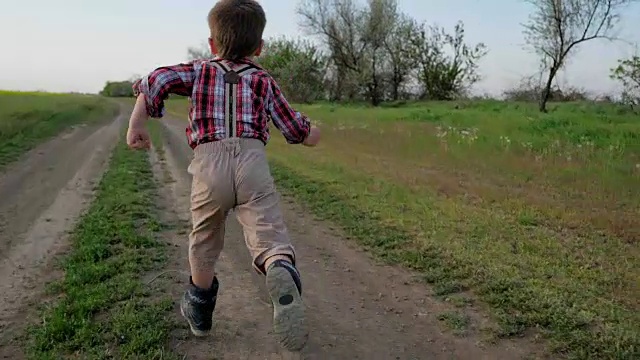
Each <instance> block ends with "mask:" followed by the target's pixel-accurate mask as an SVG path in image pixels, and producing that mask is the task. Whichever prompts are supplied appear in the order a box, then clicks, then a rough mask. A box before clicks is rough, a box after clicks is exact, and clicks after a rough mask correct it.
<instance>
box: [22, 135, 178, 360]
mask: <svg viewBox="0 0 640 360" xmlns="http://www.w3.org/2000/svg"><path fill="white" fill-rule="evenodd" d="M156 191H157V188H156V184H155V182H154V178H153V173H152V170H151V167H150V164H149V162H148V158H147V154H146V153H145V152H135V151H130V150H128V149H127V148H126V145H125V144H124V142H121V143H120V144H118V145H117V147H116V149H115V152H114V154H113V157H112V159H111V163H110V167H109V169H108V171H107V172H106V173H105V175H104V177H103V179H102V181H101V182H100V185H99V186H98V189H97V195H96V199H95V201H94V202H93V203H92V205H91V206H90V208H89V209H88V211H87V213H86V214H85V215H84V216H83V217H82V218H81V220H80V221H79V223H78V225H77V227H76V229H75V231H74V232H73V235H72V249H71V252H70V254H68V256H67V257H66V258H65V259H64V261H63V262H62V267H63V269H64V277H63V279H62V280H60V281H59V282H56V283H54V284H53V285H52V286H51V287H50V289H51V291H52V292H53V294H54V295H56V298H55V299H54V300H53V301H52V302H51V303H48V304H45V306H44V307H43V309H42V314H41V318H42V322H41V323H40V324H37V325H34V326H32V327H31V328H30V329H29V331H28V356H29V358H30V359H57V358H62V357H63V356H69V357H74V358H83V359H173V358H176V357H175V356H173V355H172V354H171V353H170V352H169V351H168V350H167V349H166V348H165V345H166V343H167V341H168V337H169V332H170V330H171V327H172V325H173V324H172V322H171V320H170V318H171V317H170V315H169V314H168V312H170V311H171V310H172V308H173V304H172V300H171V299H170V298H169V297H168V296H164V295H158V294H157V293H156V291H152V289H151V288H150V286H149V285H147V284H145V283H143V282H142V280H141V278H140V276H141V274H143V273H144V272H147V271H151V270H155V269H161V268H162V267H163V266H164V263H165V260H166V255H165V246H164V244H162V243H161V242H158V241H156V240H155V239H154V233H156V232H157V231H159V230H161V225H160V223H159V221H158V216H157V215H158V214H157V212H156V208H155V203H154V198H155V197H156V195H157V194H156Z"/></svg>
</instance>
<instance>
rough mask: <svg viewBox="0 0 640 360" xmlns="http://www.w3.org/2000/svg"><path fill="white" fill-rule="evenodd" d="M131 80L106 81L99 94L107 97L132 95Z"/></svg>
mask: <svg viewBox="0 0 640 360" xmlns="http://www.w3.org/2000/svg"><path fill="white" fill-rule="evenodd" d="M132 86H133V81H131V80H126V81H107V83H106V84H105V86H104V88H103V89H102V91H100V95H102V96H108V97H133V88H132Z"/></svg>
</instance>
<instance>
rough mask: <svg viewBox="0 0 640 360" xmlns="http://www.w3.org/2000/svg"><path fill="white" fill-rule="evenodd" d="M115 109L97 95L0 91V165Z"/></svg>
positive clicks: (114, 106) (0, 166) (113, 105)
mask: <svg viewBox="0 0 640 360" xmlns="http://www.w3.org/2000/svg"><path fill="white" fill-rule="evenodd" d="M116 109H117V107H116V105H115V103H112V102H109V101H107V99H105V98H102V97H98V96H88V95H67V94H49V93H23V92H9V91H0V168H2V167H3V166H4V165H6V164H8V163H10V162H12V161H15V160H16V159H17V158H18V157H19V156H20V155H22V154H23V153H24V152H26V151H28V150H30V149H32V148H33V147H35V146H36V145H39V144H40V143H41V142H42V141H43V140H46V139H49V138H51V137H53V136H55V135H57V134H58V133H60V132H62V131H64V130H66V129H68V128H69V127H71V126H73V125H77V124H80V123H91V122H93V121H96V120H99V119H103V118H106V117H108V116H112V115H114V114H115V112H116Z"/></svg>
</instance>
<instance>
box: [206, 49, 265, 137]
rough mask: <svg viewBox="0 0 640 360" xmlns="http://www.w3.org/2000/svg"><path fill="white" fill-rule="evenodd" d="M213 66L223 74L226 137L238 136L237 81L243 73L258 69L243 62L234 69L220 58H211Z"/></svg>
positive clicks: (238, 81) (247, 73) (246, 73)
mask: <svg viewBox="0 0 640 360" xmlns="http://www.w3.org/2000/svg"><path fill="white" fill-rule="evenodd" d="M211 64H212V65H213V66H215V67H216V68H218V70H220V71H221V72H222V73H223V74H224V82H225V88H224V119H225V126H226V134H227V137H228V138H232V137H236V136H238V132H237V124H238V114H237V109H238V106H237V105H238V83H240V79H241V77H242V76H244V75H249V74H251V73H254V72H256V71H258V68H256V67H255V66H254V65H251V64H243V65H241V66H239V67H238V68H236V69H231V68H229V67H228V66H227V65H226V64H225V63H223V62H222V60H213V61H212V62H211Z"/></svg>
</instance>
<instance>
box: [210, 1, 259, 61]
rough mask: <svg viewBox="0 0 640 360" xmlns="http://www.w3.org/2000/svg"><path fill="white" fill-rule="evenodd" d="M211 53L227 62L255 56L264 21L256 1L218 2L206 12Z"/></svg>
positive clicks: (257, 51)
mask: <svg viewBox="0 0 640 360" xmlns="http://www.w3.org/2000/svg"><path fill="white" fill-rule="evenodd" d="M208 20H209V29H210V30H211V36H210V37H209V46H210V47H211V52H212V53H214V54H216V55H218V56H219V57H221V58H223V59H227V60H239V59H242V58H244V57H248V56H254V55H256V56H258V55H260V52H261V51H262V44H263V42H262V33H263V31H264V27H265V26H266V24H267V19H266V16H265V13H264V10H263V9H262V6H260V4H258V2H257V1H255V0H220V1H218V3H217V4H216V5H215V6H214V7H213V9H211V11H209V16H208Z"/></svg>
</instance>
